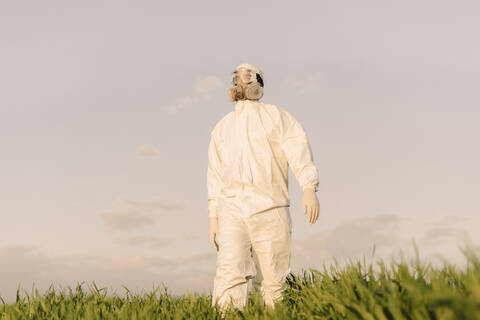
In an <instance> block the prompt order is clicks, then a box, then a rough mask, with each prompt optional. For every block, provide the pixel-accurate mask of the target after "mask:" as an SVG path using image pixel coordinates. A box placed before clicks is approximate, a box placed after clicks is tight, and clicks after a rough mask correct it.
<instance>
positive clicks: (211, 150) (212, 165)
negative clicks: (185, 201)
mask: <svg viewBox="0 0 480 320" xmlns="http://www.w3.org/2000/svg"><path fill="white" fill-rule="evenodd" d="M221 168H222V162H221V158H220V156H219V152H218V149H217V144H216V143H215V139H214V138H213V136H212V135H210V144H209V146H208V169H207V199H208V216H209V217H217V216H218V215H217V211H218V199H219V198H220V190H221V189H222V184H223V182H222V179H221Z"/></svg>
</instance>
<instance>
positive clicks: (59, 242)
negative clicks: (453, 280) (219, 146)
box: [0, 0, 480, 301]
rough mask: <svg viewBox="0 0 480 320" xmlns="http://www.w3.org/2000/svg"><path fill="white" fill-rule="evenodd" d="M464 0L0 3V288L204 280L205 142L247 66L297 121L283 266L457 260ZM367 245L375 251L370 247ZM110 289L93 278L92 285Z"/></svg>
mask: <svg viewBox="0 0 480 320" xmlns="http://www.w3.org/2000/svg"><path fill="white" fill-rule="evenodd" d="M479 10H480V3H479V2H478V1H453V0H452V1H413V0H408V1H396V2H392V1H388V2H387V1H380V0H377V1H373V0H369V1H361V2H359V1H353V0H351V1H333V0H331V1H310V2H308V1H299V2H296V3H295V4H294V3H293V2H288V4H286V3H282V2H279V1H262V2H258V1H242V2H238V1H232V2H227V1H207V2H205V1H202V2H201V1H190V2H186V1H175V2H174V1H172V2H167V1H135V2H133V1H102V2H98V1H76V2H65V1H41V2H39V1H24V2H18V1H3V2H1V3H0V147H1V157H0V177H1V179H0V181H1V182H0V195H1V198H0V214H1V216H0V217H1V220H0V296H2V297H3V298H4V299H5V300H6V301H13V300H14V299H15V294H16V289H17V286H18V283H19V282H20V284H21V287H22V288H23V289H25V290H27V291H28V292H29V291H30V290H31V288H32V285H33V283H35V287H36V288H38V289H39V290H40V291H41V292H43V291H44V290H46V289H48V287H49V286H50V285H51V284H54V285H55V287H56V288H57V287H60V286H61V287H66V286H67V285H70V286H73V287H74V286H75V284H76V282H77V281H78V282H81V281H87V282H88V283H91V281H95V282H96V284H97V285H98V286H102V287H109V288H114V289H116V290H117V293H118V294H123V293H124V292H125V290H123V289H122V288H121V285H122V284H123V285H125V286H127V287H128V288H129V289H131V290H132V291H135V290H138V292H140V291H141V290H143V291H144V292H149V291H151V289H152V288H153V284H154V285H155V286H159V285H160V284H161V283H162V282H164V283H165V284H166V286H167V287H168V289H169V291H170V292H172V293H176V294H182V293H186V292H187V291H188V290H189V291H196V292H207V293H208V292H209V291H210V290H212V288H213V277H214V275H215V258H216V253H215V251H214V250H213V248H212V247H211V245H210V243H209V240H208V235H207V232H208V212H207V193H206V192H207V190H206V167H207V160H208V159H207V148H208V143H209V135H210V132H211V130H212V129H213V127H214V126H215V124H216V123H217V122H218V121H219V120H220V119H221V118H222V117H223V116H224V115H225V114H227V113H228V112H230V111H231V110H233V108H234V104H233V103H232V102H229V101H228V98H227V93H226V92H227V89H228V88H229V86H230V83H229V80H230V74H231V72H232V71H233V69H234V68H235V67H236V66H237V65H239V64H241V63H252V64H254V65H256V66H257V67H259V68H260V69H261V70H262V72H263V74H264V78H265V94H264V97H263V98H262V101H264V102H265V103H272V104H276V105H279V106H283V107H285V108H286V109H287V110H289V111H290V112H291V113H292V114H293V115H294V116H295V117H296V118H297V119H298V120H299V121H300V123H301V124H302V125H303V126H304V128H305V130H306V132H307V135H308V138H309V141H310V145H311V147H312V151H313V157H314V162H315V164H316V165H317V166H318V170H319V178H320V179H319V180H320V186H319V191H318V193H317V195H318V198H319V201H320V207H321V210H320V217H319V219H318V221H317V223H316V224H314V225H310V224H308V222H307V220H306V218H305V216H304V215H303V213H302V212H301V190H300V187H299V185H298V182H297V181H296V180H295V178H294V176H293V175H292V173H291V172H290V174H289V180H290V182H289V188H290V197H291V207H290V212H291V215H292V219H293V245H292V270H293V271H295V272H299V271H300V270H302V269H308V268H320V267H321V266H322V264H323V263H330V262H331V261H332V257H337V259H339V260H341V259H344V260H346V259H347V258H351V257H357V256H361V255H362V254H365V255H370V253H371V252H372V247H373V243H375V245H376V251H375V257H386V258H387V259H388V257H398V256H399V252H400V249H401V250H403V252H404V253H405V254H407V255H413V254H414V253H413V252H414V250H413V245H412V238H414V239H415V241H416V242H417V244H418V246H419V250H420V256H421V257H422V258H428V259H432V260H434V259H437V260H438V261H439V258H437V257H438V256H441V257H444V258H446V259H447V260H449V261H452V262H454V263H457V264H458V265H462V263H464V260H465V259H464V257H463V255H462V254H461V252H460V250H459V249H458V246H457V244H458V245H462V243H463V242H462V241H463V240H464V239H465V238H468V239H471V240H472V241H473V245H474V246H476V248H477V250H478V249H479V248H480V246H479V244H480V236H479V235H478V234H476V233H475V231H476V230H478V228H479V227H480V218H479V217H478V216H479V213H480V212H479V211H480V210H479V209H480V202H479V194H480V182H479V181H480V167H479V165H478V164H479V162H480V148H478V147H475V146H476V145H478V138H479V137H480V126H479V125H478V119H479V117H480V108H479V106H480V85H479V83H480V82H479V77H480V42H479V41H478V30H480V22H479V20H478V12H479ZM375 257H374V258H375ZM109 292H110V291H109Z"/></svg>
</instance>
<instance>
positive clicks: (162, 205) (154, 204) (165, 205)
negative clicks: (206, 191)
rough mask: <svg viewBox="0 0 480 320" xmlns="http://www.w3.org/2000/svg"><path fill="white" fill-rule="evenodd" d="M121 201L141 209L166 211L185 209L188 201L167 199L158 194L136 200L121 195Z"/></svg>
mask: <svg viewBox="0 0 480 320" xmlns="http://www.w3.org/2000/svg"><path fill="white" fill-rule="evenodd" d="M120 201H122V202H123V203H125V204H128V205H129V206H131V207H134V208H136V209H139V210H155V209H163V210H166V211H174V210H178V209H183V208H185V207H186V206H187V203H185V202H183V201H182V202H178V201H167V200H165V199H163V198H160V197H158V196H154V197H152V198H151V199H150V200H135V199H129V198H127V197H121V198H120Z"/></svg>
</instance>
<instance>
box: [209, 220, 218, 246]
mask: <svg viewBox="0 0 480 320" xmlns="http://www.w3.org/2000/svg"><path fill="white" fill-rule="evenodd" d="M209 220H210V226H209V227H208V237H209V238H210V242H211V243H212V246H213V248H214V249H215V251H218V245H217V243H216V242H215V236H216V235H217V230H218V219H217V217H210V218H209Z"/></svg>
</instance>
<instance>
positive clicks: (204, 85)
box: [165, 75, 223, 114]
mask: <svg viewBox="0 0 480 320" xmlns="http://www.w3.org/2000/svg"><path fill="white" fill-rule="evenodd" d="M221 87H223V83H222V80H221V79H220V78H219V77H217V76H213V75H209V76H206V77H204V78H201V79H198V80H197V81H196V83H195V88H194V93H193V94H189V95H187V96H184V97H181V98H178V99H176V100H175V101H173V102H172V103H170V104H169V105H168V106H166V107H165V108H166V109H167V111H168V112H169V113H171V114H173V113H177V112H179V111H180V110H182V109H185V108H187V107H189V106H191V105H193V104H196V103H201V102H206V101H209V100H210V99H211V93H212V92H214V91H215V90H217V89H219V88H221Z"/></svg>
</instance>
